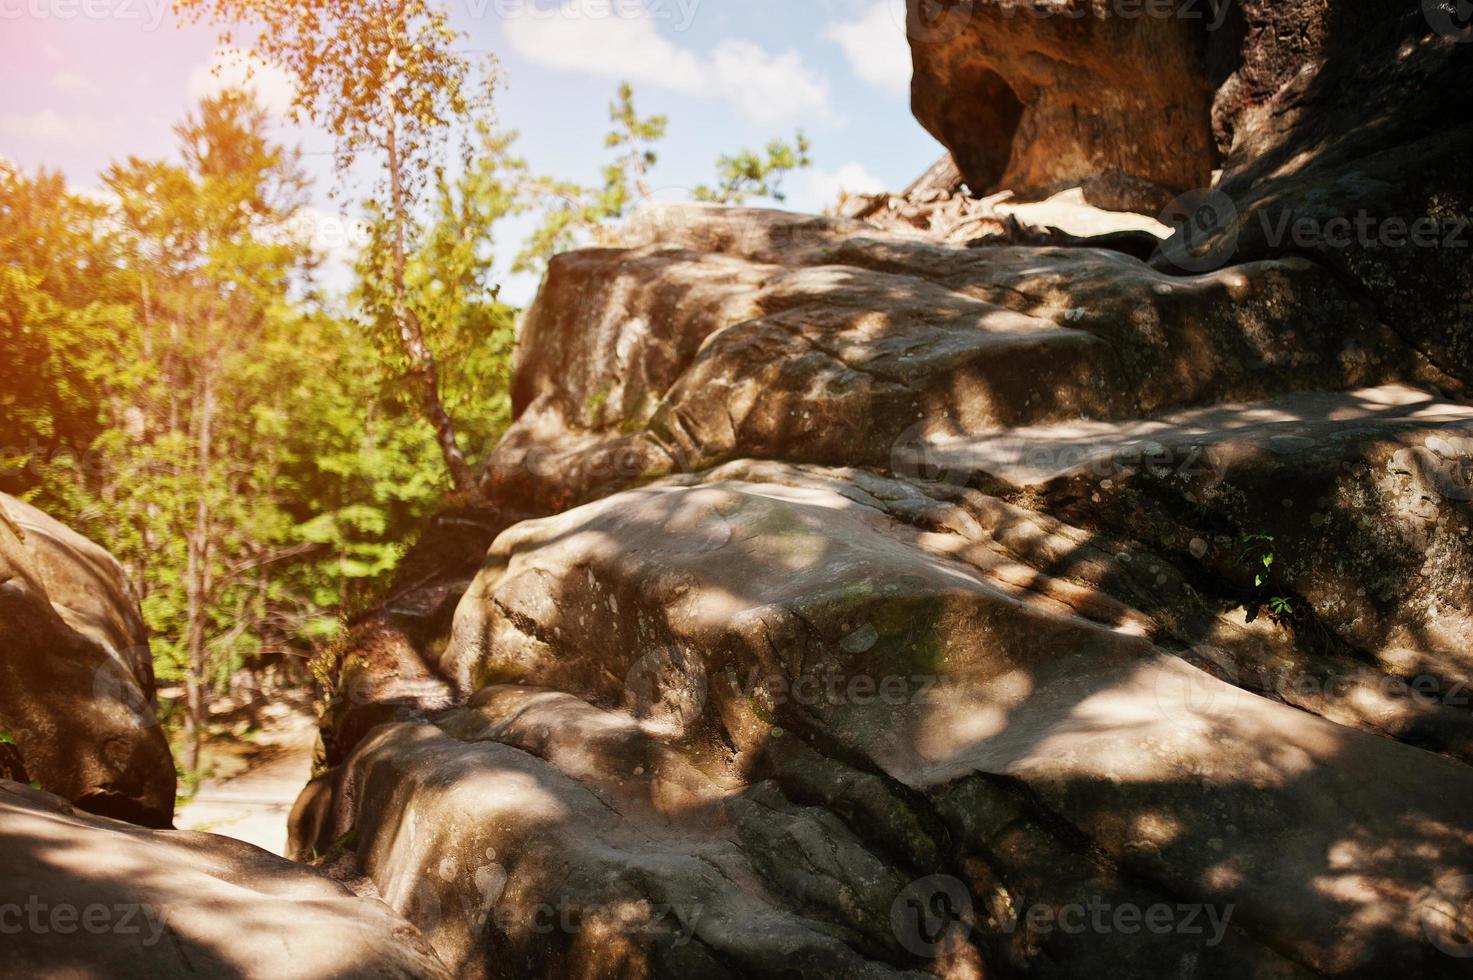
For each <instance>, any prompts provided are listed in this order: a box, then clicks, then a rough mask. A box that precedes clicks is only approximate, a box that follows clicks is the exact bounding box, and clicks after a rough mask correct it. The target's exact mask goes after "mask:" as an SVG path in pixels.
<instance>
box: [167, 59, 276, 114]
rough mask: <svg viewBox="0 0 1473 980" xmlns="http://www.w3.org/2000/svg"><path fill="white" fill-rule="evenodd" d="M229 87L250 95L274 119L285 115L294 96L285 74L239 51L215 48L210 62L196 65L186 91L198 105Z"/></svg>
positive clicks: (190, 74) (190, 75)
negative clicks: (199, 102) (244, 91)
mask: <svg viewBox="0 0 1473 980" xmlns="http://www.w3.org/2000/svg"><path fill="white" fill-rule="evenodd" d="M229 88H238V89H244V90H246V91H247V92H250V93H251V94H253V95H254V96H255V97H256V101H257V102H259V103H260V104H261V107H262V108H263V109H265V110H266V111H267V112H269V113H271V114H272V115H273V116H285V115H286V114H287V112H288V111H289V110H290V109H291V104H292V99H293V98H294V97H295V96H296V87H295V86H294V85H293V84H292V80H291V78H290V77H289V76H288V75H287V73H286V72H284V71H282V70H281V69H280V68H279V67H277V66H276V65H273V64H269V63H267V62H265V61H262V60H261V59H260V58H258V57H256V56H255V55H254V54H251V53H250V52H248V51H241V50H240V49H238V48H216V49H215V51H214V53H213V54H211V55H210V60H209V61H207V62H205V63H204V64H200V65H195V67H194V70H193V71H191V72H190V73H189V82H188V84H187V85H186V86H185V91H186V92H188V94H189V98H190V99H191V100H193V101H195V102H198V101H199V100H201V99H204V98H208V97H209V96H212V95H218V94H220V93H221V92H223V91H224V90H226V89H229Z"/></svg>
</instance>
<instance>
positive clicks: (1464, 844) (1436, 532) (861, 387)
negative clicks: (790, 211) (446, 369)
mask: <svg viewBox="0 0 1473 980" xmlns="http://www.w3.org/2000/svg"><path fill="white" fill-rule="evenodd" d="M910 6H911V10H912V19H911V31H910V33H911V41H912V46H913V49H914V50H915V52H916V62H917V65H916V69H917V70H916V78H915V94H916V109H917V114H918V115H919V116H920V117H921V119H922V121H923V122H924V123H925V124H926V125H927V126H928V128H930V129H931V130H932V131H933V132H934V133H936V134H937V136H938V137H939V138H941V139H942V141H943V142H945V143H946V144H947V145H948V147H949V148H950V149H951V150H952V151H953V153H954V155H955V158H956V163H957V165H958V167H959V168H960V171H961V174H962V175H963V176H964V177H965V178H966V180H967V182H968V184H969V187H970V189H971V190H972V191H973V192H974V193H981V192H985V191H991V190H993V189H996V188H998V187H999V186H1010V187H1013V188H1015V189H1019V190H1024V191H1043V190H1048V189H1051V188H1052V187H1053V186H1054V185H1055V184H1057V183H1059V182H1061V181H1074V182H1080V181H1083V182H1084V183H1085V196H1086V198H1090V195H1094V197H1093V198H1091V199H1094V200H1097V201H1098V200H1099V199H1100V197H1101V195H1104V196H1106V197H1109V196H1111V195H1114V197H1116V198H1119V200H1116V201H1114V204H1115V205H1117V206H1118V205H1120V204H1124V203H1130V202H1128V201H1125V200H1124V198H1126V197H1131V196H1134V197H1135V199H1136V203H1137V204H1139V202H1140V201H1143V200H1147V199H1149V198H1150V197H1151V194H1152V193H1153V192H1155V191H1159V190H1160V189H1161V188H1163V187H1164V188H1168V189H1170V190H1171V191H1180V190H1186V189H1190V188H1198V189H1201V190H1200V192H1199V193H1196V194H1189V195H1187V196H1186V197H1185V198H1184V199H1183V200H1182V201H1181V202H1180V206H1179V207H1178V208H1176V211H1177V212H1180V213H1179V214H1173V216H1175V217H1179V218H1180V219H1182V221H1181V224H1182V228H1181V230H1180V231H1179V232H1178V234H1177V235H1176V236H1175V237H1174V238H1173V239H1172V240H1171V241H1170V242H1168V243H1166V244H1165V245H1164V246H1162V248H1161V249H1160V250H1159V252H1157V253H1156V254H1155V255H1151V254H1150V253H1149V252H1146V251H1143V250H1141V249H1140V248H1139V242H1138V241H1137V240H1135V239H1130V240H1128V241H1127V240H1126V239H1124V238H1119V237H1116V238H1110V239H1108V240H1105V239H1102V240H1100V241H1099V242H1097V243H1089V242H1082V241H1081V240H1080V239H1078V238H1076V237H1074V236H1072V235H1068V234H1065V233H1062V232H1056V231H1054V230H1046V231H1045V233H1044V234H1042V235H1041V238H1042V239H1043V240H1047V241H1055V242H1059V243H1061V245H1059V246H1045V247H1023V246H1021V245H1018V244H1016V241H1015V243H1014V244H997V242H998V241H999V240H1006V239H1008V238H1013V239H1015V240H1016V239H1018V238H1021V237H1022V236H1020V235H1017V234H1015V232H1017V231H1019V227H1018V226H1016V223H1014V225H1012V226H1007V227H1005V228H1004V231H1005V232H1006V233H1005V234H1003V235H1001V236H998V235H993V236H992V237H990V238H988V237H986V236H981V240H980V241H973V243H972V245H973V247H958V246H957V245H955V244H948V243H943V242H942V241H939V240H938V238H939V237H940V236H939V235H938V236H937V237H927V236H926V235H924V234H922V233H920V232H919V231H917V232H916V233H909V232H903V231H895V230H889V231H886V230H882V229H881V228H879V227H877V226H876V225H874V224H869V223H866V222H863V221H858V220H841V219H819V218H805V217H801V216H795V215H783V214H779V213H775V212H765V211H753V210H743V209H720V208H707V207H695V206H686V207H673V208H657V209H650V210H646V211H644V212H642V213H641V214H640V215H638V216H637V217H636V218H635V220H633V221H632V222H631V223H630V225H629V226H628V227H627V228H626V229H625V230H624V233H623V236H622V240H621V242H620V243H619V247H616V248H605V249H595V250H588V251H583V252H577V253H572V254H569V255H564V256H559V257H558V258H556V259H554V260H553V262H552V263H551V265H550V268H549V271H548V274H547V277H546V279H545V281H544V283H543V285H542V289H541V291H540V292H539V295H538V298H537V301H536V303H535V304H534V306H533V307H532V309H531V310H530V311H529V312H528V314H527V317H526V319H525V321H524V323H523V325H522V327H521V336H520V343H519V350H518V362H517V371H516V380H515V385H514V390H513V400H514V407H515V413H516V422H515V424H514V425H513V427H512V429H511V431H510V432H509V433H508V435H507V437H506V439H505V441H504V442H503V443H502V445H501V446H500V448H499V449H498V451H497V452H496V453H495V455H494V457H493V459H492V460H491V461H490V464H489V465H488V467H487V471H486V475H485V484H484V490H485V502H484V503H482V504H480V505H474V506H471V507H468V508H465V509H462V510H459V511H455V512H447V513H446V514H444V515H442V516H441V518H440V519H439V520H438V522H437V524H436V526H434V527H432V528H431V529H429V531H428V532H427V534H426V535H425V536H424V538H423V539H422V540H421V542H420V544H419V545H418V546H417V548H416V549H415V550H414V551H413V552H412V553H411V554H410V556H409V557H408V559H407V560H406V563H405V566H404V568H403V569H402V571H401V575H400V579H399V583H398V585H397V587H396V589H395V591H394V592H393V594H392V595H391V597H390V598H389V600H388V601H387V602H386V603H385V604H384V605H383V607H382V608H381V609H380V610H379V611H377V612H376V613H375V614H374V615H372V616H371V617H368V618H367V619H365V620H364V621H363V622H361V623H360V624H359V625H358V627H357V628H356V630H355V631H354V634H353V636H352V637H351V639H350V642H349V644H348V646H347V649H346V651H345V653H344V656H343V658H342V661H341V663H340V664H339V669H338V671H337V674H336V681H337V683H336V689H335V691H334V692H333V697H332V700H331V703H330V704H329V705H328V706H327V711H326V713H325V715H324V727H323V753H322V759H321V761H322V763H323V767H322V771H321V773H320V775H319V777H318V778H317V779H316V780H314V782H313V783H312V784H311V785H310V786H309V787H308V788H307V790H306V792H305V793H304V794H303V796H302V798H301V800H300V802H299V804H298V807H297V810H296V812H295V814H294V817H293V839H294V846H295V848H296V850H297V851H298V853H299V855H301V856H303V857H310V856H312V855H314V854H315V855H328V856H329V859H330V860H331V861H333V862H334V866H335V867H341V868H344V869H347V870H350V871H355V872H361V873H363V874H365V875H367V876H368V877H369V878H370V879H371V880H372V881H373V882H374V883H375V884H376V886H377V888H378V889H379V890H380V891H381V893H382V894H383V895H384V897H385V899H386V900H387V901H388V902H389V903H390V904H391V905H393V906H394V907H395V908H396V909H397V910H399V911H401V912H402V913H403V914H404V915H405V916H406V917H408V918H409V919H410V921H411V922H413V923H415V924H416V925H417V926H419V927H420V928H421V929H422V930H423V931H424V933H425V935H426V936H427V938H428V939H429V941H430V943H431V944H432V945H433V946H434V947H435V948H436V950H437V951H438V952H439V953H440V955H441V956H442V958H443V959H444V960H445V961H446V963H447V965H448V966H449V967H450V969H451V970H452V971H454V972H455V973H456V974H458V975H460V976H464V977H483V976H487V977H489V976H498V977H499V976H516V977H543V976H590V975H606V974H616V975H630V976H662V977H664V976H668V977H683V976H691V975H703V976H704V975H712V976H732V977H737V976H743V977H745V976H794V975H797V976H815V977H817V976H834V977H882V976H906V975H933V976H945V977H982V976H988V977H997V976H1040V977H1060V978H1063V977H1077V976H1083V975H1095V974H1099V975H1108V976H1112V977H1113V976H1119V977H1140V978H1148V977H1149V978H1158V977H1168V976H1169V977H1182V978H1189V977H1190V978H1198V977H1199V978H1216V977H1336V978H1368V980H1369V978H1380V977H1384V976H1395V975H1405V976H1417V977H1424V976H1425V977H1454V976H1465V975H1467V964H1468V962H1469V960H1468V958H1467V957H1468V955H1469V953H1470V952H1473V945H1470V944H1473V919H1470V914H1469V909H1470V901H1469V898H1470V895H1473V768H1470V766H1473V704H1470V694H1473V658H1470V655H1469V650H1468V646H1467V638H1468V636H1469V635H1473V408H1470V407H1469V399H1468V385H1469V384H1473V367H1470V365H1473V351H1470V349H1469V348H1468V342H1469V341H1468V336H1469V334H1468V328H1469V322H1470V318H1469V316H1468V312H1469V311H1470V310H1473V280H1470V278H1469V277H1470V276H1473V263H1469V262H1468V261H1467V254H1468V253H1467V252H1466V251H1459V250H1458V248H1457V246H1456V245H1455V244H1454V245H1448V246H1446V247H1443V248H1441V250H1440V251H1439V250H1436V249H1434V248H1432V247H1431V246H1429V245H1426V244H1423V245H1419V246H1417V247H1415V248H1408V249H1400V250H1398V249H1397V248H1396V247H1394V246H1386V245H1385V244H1384V243H1383V242H1382V241H1381V236H1380V234H1379V230H1380V229H1384V228H1385V226H1386V225H1387V224H1388V223H1389V222H1391V221H1398V220H1399V221H1401V222H1403V224H1405V225H1411V224H1412V223H1414V222H1417V221H1419V220H1430V221H1433V222H1436V223H1438V226H1439V227H1440V228H1442V229H1443V231H1444V232H1447V231H1449V230H1451V229H1452V227H1455V226H1456V225H1457V224H1458V223H1459V222H1462V221H1464V220H1465V219H1466V218H1467V217H1468V216H1469V215H1470V213H1473V200H1470V196H1469V195H1470V187H1473V185H1470V182H1469V181H1470V174H1473V171H1469V170H1468V168H1467V167H1466V166H1465V165H1464V163H1463V161H1464V160H1465V159H1466V158H1467V155H1468V151H1469V149H1470V148H1473V144H1469V142H1468V140H1469V126H1470V117H1469V115H1468V113H1469V108H1468V106H1469V104H1470V103H1469V102H1468V100H1467V99H1465V98H1463V97H1462V95H1461V93H1463V92H1464V91H1466V88H1467V82H1468V81H1469V79H1470V76H1473V68H1470V60H1469V59H1470V55H1473V44H1466V43H1462V42H1465V41H1466V40H1468V36H1467V35H1466V32H1461V33H1460V32H1459V31H1457V30H1452V29H1448V28H1447V26H1446V25H1442V26H1439V22H1438V20H1437V17H1436V16H1434V13H1435V11H1433V9H1432V8H1434V7H1436V6H1437V5H1436V4H1411V3H1403V2H1400V0H1396V2H1390V0H1389V2H1387V3H1371V4H1361V5H1356V6H1355V9H1354V10H1351V9H1350V8H1349V7H1347V6H1345V5H1340V7H1345V9H1340V8H1339V7H1336V6H1335V5H1331V4H1326V3H1324V2H1322V0H1304V2H1299V0H1294V2H1288V3H1279V4H1269V3H1259V2H1257V0H1249V2H1247V3H1245V4H1241V5H1233V6H1232V9H1230V10H1229V9H1227V8H1226V7H1223V6H1220V5H1199V6H1201V8H1202V11H1203V14H1204V16H1211V15H1213V14H1215V13H1216V12H1218V11H1223V12H1225V13H1226V14H1227V15H1228V16H1227V17H1226V18H1225V19H1224V20H1223V21H1222V23H1221V25H1220V28H1221V29H1220V31H1219V32H1216V33H1214V34H1213V36H1211V37H1208V36H1204V33H1203V28H1204V27H1205V24H1204V23H1201V22H1200V21H1199V22H1192V21H1191V20H1190V19H1187V18H1180V17H1176V18H1162V17H1149V16H1144V15H1143V16H1139V17H1135V18H1121V17H1119V16H1117V15H1118V13H1119V12H1120V10H1121V5H1120V4H1099V3H1084V2H1082V0H1061V2H1058V3H1044V2H1042V0H1037V2H1031V0H1023V2H1019V3H1004V2H992V0H976V2H972V0H965V2H964V0H938V2H929V0H928V2H925V3H922V2H919V0H913V2H912V3H911V5H910ZM1142 6H1144V5H1142ZM1159 8H1160V5H1155V9H1158V10H1159ZM1424 8H1425V11H1424ZM1438 9H1440V8H1438ZM918 14H919V16H918ZM1072 14H1087V15H1086V16H1071V15H1072ZM1214 133H1215V137H1216V138H1215V139H1214ZM1219 152H1221V153H1224V154H1226V158H1225V159H1226V162H1225V167H1224V174H1223V176H1222V179H1221V181H1220V183H1219V184H1218V185H1217V186H1216V187H1215V188H1211V189H1208V188H1207V184H1208V182H1209V179H1210V178H1209V173H1210V171H1211V170H1212V168H1213V166H1214V165H1215V164H1216V163H1217V162H1218V154H1219ZM948 181H949V183H948V186H951V185H952V184H954V183H955V181H954V180H950V178H948ZM1132 181H1134V182H1132ZM942 196H944V195H942ZM882 203H883V202H882ZM869 206H870V205H868V204H866V205H865V207H869ZM887 206H888V205H887ZM1362 212H1364V213H1365V214H1367V215H1368V216H1369V220H1370V221H1371V222H1372V224H1373V225H1375V227H1376V229H1378V231H1377V234H1375V235H1371V236H1367V235H1365V234H1359V235H1358V236H1356V237H1352V239H1351V240H1350V241H1349V242H1348V243H1343V244H1342V243H1341V242H1340V241H1339V240H1338V238H1337V239H1334V240H1332V239H1330V238H1328V237H1327V236H1326V235H1324V234H1320V235H1319V236H1318V237H1315V236H1314V235H1310V236H1309V237H1307V238H1306V237H1305V236H1304V235H1300V236H1299V237H1298V238H1295V237H1287V238H1286V237H1285V236H1284V235H1282V234H1280V233H1279V231H1278V230H1277V229H1280V228H1282V227H1283V225H1282V221H1283V218H1284V216H1286V215H1287V216H1288V218H1289V221H1290V224H1291V225H1292V224H1293V222H1294V221H1296V220H1299V219H1308V221H1309V222H1310V226H1311V227H1312V228H1313V229H1318V230H1319V231H1321V232H1324V231H1326V230H1329V229H1330V227H1331V222H1332V221H1335V220H1337V219H1340V218H1349V219H1350V220H1351V221H1352V222H1354V220H1355V219H1356V218H1357V216H1358V215H1359V214H1360V213H1362ZM854 213H855V214H861V213H864V209H863V208H861V209H859V210H857V211H855V212H854ZM938 214H939V211H938ZM1169 214H1171V212H1169ZM949 215H950V212H947V213H946V215H941V217H947V216H949ZM902 217H905V216H902ZM995 217H996V216H995V215H989V216H987V218H988V220H994V219H995ZM968 220H969V219H968V218H967V216H966V214H964V213H962V211H960V210H959V211H958V213H957V214H956V215H955V220H950V221H945V222H942V223H941V225H938V223H937V222H936V221H934V220H932V221H918V220H913V217H912V218H907V219H906V220H904V221H900V222H890V223H891V224H892V225H907V224H908V225H911V226H915V227H917V228H930V229H931V231H932V232H933V233H934V232H936V231H937V229H938V228H940V227H942V225H944V226H945V231H946V237H948V238H949V239H951V241H953V242H955V241H961V240H963V239H964V238H965V235H964V234H963V233H964V232H965V231H966V230H967V228H968V227H970V226H969V225H968V224H967V221H968ZM1030 234H1032V233H1030ZM1301 239H1303V240H1301ZM1090 244H1100V245H1103V246H1106V247H1100V248H1096V247H1087V246H1089V245H1090ZM1146 259H1148V260H1149V261H1145V260H1146Z"/></svg>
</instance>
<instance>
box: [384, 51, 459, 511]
mask: <svg viewBox="0 0 1473 980" xmlns="http://www.w3.org/2000/svg"><path fill="white" fill-rule="evenodd" d="M389 30H390V31H393V30H394V27H393V25H392V24H391V25H389ZM391 36H392V34H391ZM391 64H392V62H391ZM385 81H386V84H385V85H384V116H385V120H386V123H387V126H388V132H387V139H386V141H385V149H386V150H387V151H388V157H389V191H390V195H391V197H392V201H391V209H392V213H391V216H390V220H391V221H392V222H393V225H394V229H393V231H394V268H393V280H394V281H393V286H394V319H395V320H396V321H397V322H398V325H399V340H400V342H401V343H402V344H403V346H404V355H405V357H406V358H408V360H409V372H410V374H412V375H414V377H415V380H416V381H418V382H419V390H420V407H421V410H422V411H423V412H424V417H425V420H426V421H427V422H429V423H430V425H431V426H433V427H434V429H435V440H436V442H438V443H439V445H440V455H441V456H443V457H444V458H445V468H446V469H448V470H449V471H450V482H451V483H452V484H453V485H454V487H455V489H456V490H459V491H466V490H469V489H471V488H472V487H473V486H474V484H475V475H474V474H473V473H472V472H471V468H470V464H468V463H467V462H466V460H465V454H464V453H462V452H461V451H460V444H459V443H458V442H456V439H455V423H454V422H453V421H451V419H450V414H449V413H448V412H446V411H445V403H444V402H443V401H442V400H441V398H440V369H439V366H438V365H437V364H436V363H435V355H434V352H433V351H431V350H430V345H429V344H427V343H426V342H425V336H424V330H423V328H422V327H421V326H420V322H419V317H418V316H416V315H415V313H414V311H413V310H411V309H410V308H409V299H408V295H407V289H406V287H405V284H404V263H405V258H404V237H405V229H406V227H407V226H408V223H409V218H408V213H407V208H406V205H405V201H404V175H403V173H402V165H401V161H400V158H399V131H398V115H397V112H396V106H395V105H394V91H395V87H394V84H393V78H392V76H391V77H390V78H389V79H386V80H385Z"/></svg>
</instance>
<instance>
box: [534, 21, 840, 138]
mask: <svg viewBox="0 0 1473 980" xmlns="http://www.w3.org/2000/svg"><path fill="white" fill-rule="evenodd" d="M618 6H619V5H614V6H613V7H610V8H606V9H603V10H602V12H598V11H597V10H595V9H594V8H592V7H589V8H588V9H584V5H580V4H578V3H577V2H568V3H566V4H565V5H564V6H563V7H562V8H561V9H560V11H559V13H558V15H555V16H553V15H550V12H549V11H542V12H540V13H537V12H533V11H532V10H529V9H523V10H522V11H521V12H520V13H517V14H514V15H512V16H509V17H508V19H507V22H506V34H507V38H508V40H510V41H511V46H512V48H513V50H515V51H516V52H517V53H518V54H519V55H521V56H522V57H524V58H526V59H527V60H528V61H531V62H533V63H535V64H538V65H542V66H543V67H546V68H559V69H563V70H566V71H577V72H584V73H587V74H593V75H601V76H604V77H607V78H617V79H625V80H628V81H631V82H643V83H646V84H650V85H656V86H659V87H661V88H667V89H671V90H673V91H676V92H681V93H683V94H686V95H694V96H700V97H704V98H719V99H723V100H725V101H727V102H730V103H731V104H732V105H733V106H735V107H736V109H737V111H738V112H740V113H741V114H742V115H743V116H744V117H746V118H747V119H748V120H750V121H751V122H754V123H757V124H758V125H763V126H775V125H780V124H783V123H789V122H795V123H802V122H829V121H834V119H835V116H834V111H833V108H832V107H831V106H830V104H829V86H828V83H827V82H826V81H825V80H824V79H823V78H822V77H821V76H819V75H817V74H816V73H815V72H814V71H813V70H812V69H810V68H809V67H808V66H807V65H805V64H804V63H803V58H802V56H801V55H799V54H798V52H797V51H786V52H783V53H781V54H773V53H771V52H769V51H766V50H764V49H763V48H761V47H759V46H757V45H756V44H753V43H752V42H751V41H743V40H738V39H732V40H727V41H722V42H721V43H720V44H719V45H717V46H716V47H715V48H714V49H712V51H711V53H710V54H709V55H705V56H702V55H697V54H695V53H694V52H691V51H688V50H686V49H684V48H681V47H679V46H677V45H675V44H672V43H671V42H670V41H668V40H666V38H665V37H664V36H663V35H661V34H660V31H659V28H658V27H657V25H656V22H655V19H654V18H653V17H652V16H651V14H650V11H649V10H648V9H647V8H640V11H639V12H638V13H633V12H632V11H630V12H629V13H631V14H633V15H624V14H620V13H618V12H616V8H617V7H618ZM625 9H626V11H627V5H625Z"/></svg>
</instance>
